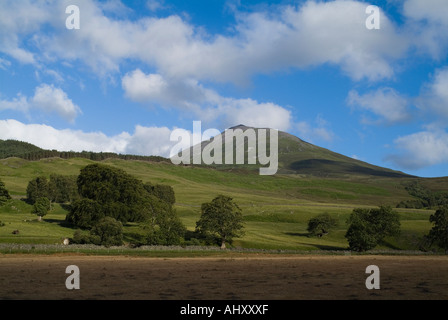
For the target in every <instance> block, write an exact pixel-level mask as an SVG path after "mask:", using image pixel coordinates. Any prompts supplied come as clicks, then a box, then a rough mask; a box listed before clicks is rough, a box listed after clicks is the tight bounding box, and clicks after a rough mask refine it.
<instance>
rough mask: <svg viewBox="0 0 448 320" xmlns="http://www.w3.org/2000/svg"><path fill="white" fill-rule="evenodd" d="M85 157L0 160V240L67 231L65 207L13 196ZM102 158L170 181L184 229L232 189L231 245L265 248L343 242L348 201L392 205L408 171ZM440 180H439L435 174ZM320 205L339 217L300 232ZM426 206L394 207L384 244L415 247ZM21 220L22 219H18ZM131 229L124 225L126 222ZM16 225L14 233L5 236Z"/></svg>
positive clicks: (45, 238) (424, 227)
mask: <svg viewBox="0 0 448 320" xmlns="http://www.w3.org/2000/svg"><path fill="white" fill-rule="evenodd" d="M90 163H93V162H92V161H90V160H86V159H70V160H62V159H46V160H41V161H36V162H29V161H24V160H20V159H17V158H9V159H4V160H0V179H2V180H3V181H4V182H5V184H6V187H7V188H8V190H9V191H10V193H11V194H12V195H13V198H14V200H13V201H11V202H10V203H9V204H8V205H6V206H4V207H2V208H0V221H2V222H4V223H5V226H4V227H0V242H22V243H56V242H60V240H61V238H63V237H71V236H72V235H73V232H74V230H73V229H70V228H67V227H65V226H64V225H63V224H61V223H62V222H63V220H64V218H65V214H66V211H65V210H64V209H63V208H61V207H60V206H56V208H55V210H54V211H52V212H51V214H49V215H47V216H45V217H44V220H45V221H44V222H42V223H39V222H37V221H35V220H36V217H35V216H34V215H32V214H31V213H30V212H31V207H30V206H29V205H27V204H26V203H24V202H23V201H21V200H20V198H21V197H23V196H24V195H25V190H26V186H27V184H28V181H29V180H31V179H32V178H34V177H36V176H38V175H46V176H49V175H50V174H51V173H59V174H66V175H76V174H78V173H79V170H80V169H81V168H83V167H84V166H86V165H88V164H90ZM104 163H106V164H109V165H112V166H116V167H119V168H122V169H124V170H126V171H127V172H128V173H130V174H132V175H134V176H136V177H138V178H139V179H141V180H143V181H145V182H146V181H151V182H154V183H164V184H169V185H172V186H173V188H174V190H175V192H176V199H177V203H176V210H177V212H178V214H179V215H180V217H181V219H182V220H183V222H184V223H185V225H186V226H187V227H188V229H189V230H194V227H195V223H196V221H197V220H198V218H199V215H200V205H201V203H203V202H207V201H210V200H212V199H213V198H214V197H215V196H216V195H217V194H220V193H223V194H227V195H230V196H232V197H233V198H234V199H235V200H236V201H237V203H238V204H239V205H240V206H241V207H242V209H243V213H244V216H245V219H246V235H245V236H244V237H243V238H241V239H236V241H235V245H238V246H243V247H251V248H266V249H305V250H307V249H316V248H330V249H331V248H333V249H337V248H339V249H342V248H346V247H347V243H346V240H345V238H344V234H345V230H346V227H347V226H346V224H345V221H346V219H347V217H348V216H349V214H350V213H351V211H352V209H353V208H354V207H359V206H377V205H380V204H390V205H395V204H396V203H397V202H399V201H400V200H404V199H409V196H408V194H407V192H406V191H405V190H404V188H403V185H402V183H403V182H404V181H406V180H408V179H412V178H400V179H393V178H390V177H369V176H363V177H361V176H360V177H356V178H353V177H352V178H351V179H329V178H327V179H324V178H316V177H304V176H293V175H276V176H260V175H258V174H253V173H241V172H223V171H220V170H213V169H209V168H197V167H181V166H173V165H171V164H164V163H148V162H141V161H124V160H107V161H104ZM442 180H443V179H442ZM425 183H428V184H430V185H431V186H433V187H434V188H438V189H440V188H442V186H446V185H447V184H443V183H441V182H440V179H434V180H425ZM322 212H328V213H330V214H332V215H334V216H336V217H337V218H338V220H339V222H340V223H339V227H338V228H337V229H336V230H335V231H334V232H332V233H330V234H329V235H328V236H326V237H323V238H309V237H307V236H306V234H307V232H306V227H307V222H308V220H309V219H310V218H311V217H313V216H315V215H317V214H319V213H322ZM431 213H432V211H427V210H410V209H407V210H401V211H400V214H401V217H402V236H401V237H400V238H399V239H389V240H388V241H389V243H390V246H392V247H397V248H402V249H415V248H417V246H418V241H419V237H421V236H422V235H423V234H424V233H426V232H427V231H428V230H429V228H430V224H429V222H428V217H429V215H430V214H431ZM25 220H26V221H25ZM129 228H131V227H129ZM15 229H18V230H19V231H20V233H19V235H12V231H13V230H15Z"/></svg>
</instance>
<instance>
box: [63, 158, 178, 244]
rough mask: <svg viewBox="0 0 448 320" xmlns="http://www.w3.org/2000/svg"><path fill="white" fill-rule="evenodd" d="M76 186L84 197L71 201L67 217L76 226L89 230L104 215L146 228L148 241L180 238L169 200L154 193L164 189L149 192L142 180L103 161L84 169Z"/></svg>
mask: <svg viewBox="0 0 448 320" xmlns="http://www.w3.org/2000/svg"><path fill="white" fill-rule="evenodd" d="M77 185H78V192H79V194H80V196H81V197H83V199H82V200H80V201H76V202H74V203H73V205H72V208H71V210H70V212H69V214H68V215H67V218H66V219H67V221H68V222H70V223H72V224H74V225H75V226H77V227H79V228H84V229H86V228H87V229H89V228H92V227H93V226H94V225H95V224H96V223H97V222H98V221H99V220H100V219H102V218H104V217H106V216H107V217H111V218H114V219H116V220H118V221H120V222H121V223H122V224H123V225H124V224H126V223H128V222H138V223H139V224H140V226H141V227H143V228H144V229H145V230H146V232H147V236H146V238H147V242H148V243H149V244H167V245H168V244H179V243H180V242H181V241H182V238H183V236H184V234H185V227H184V226H183V225H182V223H181V221H180V219H179V218H178V216H177V215H176V212H175V210H174V208H173V205H172V203H171V202H172V201H165V200H163V199H161V198H159V197H157V196H156V195H155V193H154V190H162V189H163V188H155V189H153V188H150V190H149V191H148V190H147V187H145V185H144V184H143V182H142V181H140V180H137V179H136V178H134V177H133V176H131V175H129V174H127V173H126V172H125V171H123V170H121V169H117V168H113V167H110V166H106V165H102V164H93V165H89V166H87V167H85V168H83V169H82V170H81V173H80V175H79V176H78V179H77ZM169 189H170V190H172V189H171V187H169ZM167 190H168V189H167ZM168 193H169V191H168V192H162V193H160V194H168ZM173 198H174V194H173V195H172V198H171V199H173Z"/></svg>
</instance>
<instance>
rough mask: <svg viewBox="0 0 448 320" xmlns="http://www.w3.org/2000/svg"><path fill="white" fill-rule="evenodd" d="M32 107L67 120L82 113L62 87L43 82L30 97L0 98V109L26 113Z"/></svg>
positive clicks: (20, 95)
mask: <svg viewBox="0 0 448 320" xmlns="http://www.w3.org/2000/svg"><path fill="white" fill-rule="evenodd" d="M34 109H39V110H41V111H44V112H45V113H57V114H58V115H59V116H60V117H62V118H63V119H65V120H67V121H69V122H73V121H74V120H75V118H76V117H77V116H78V115H79V114H81V113H82V112H81V109H80V108H79V107H78V106H77V105H76V104H74V103H73V101H72V100H71V99H69V98H68V96H67V94H66V93H65V92H64V91H63V90H62V89H60V88H55V87H54V86H53V85H48V84H45V83H44V84H42V85H40V86H39V87H36V89H35V92H34V96H33V97H31V98H28V97H26V96H23V95H22V94H18V95H17V97H16V98H13V99H12V100H0V110H14V111H19V112H23V113H26V114H28V112H29V111H31V110H34Z"/></svg>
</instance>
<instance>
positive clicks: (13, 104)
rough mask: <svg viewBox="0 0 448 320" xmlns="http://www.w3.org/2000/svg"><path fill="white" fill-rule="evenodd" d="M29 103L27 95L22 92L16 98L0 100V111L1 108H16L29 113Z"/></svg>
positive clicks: (15, 109)
mask: <svg viewBox="0 0 448 320" xmlns="http://www.w3.org/2000/svg"><path fill="white" fill-rule="evenodd" d="M29 107H30V106H29V103H28V99H27V97H25V96H23V95H22V94H18V95H17V97H16V98H13V99H12V100H0V111H1V110H14V111H20V112H23V113H27V112H28V110H29Z"/></svg>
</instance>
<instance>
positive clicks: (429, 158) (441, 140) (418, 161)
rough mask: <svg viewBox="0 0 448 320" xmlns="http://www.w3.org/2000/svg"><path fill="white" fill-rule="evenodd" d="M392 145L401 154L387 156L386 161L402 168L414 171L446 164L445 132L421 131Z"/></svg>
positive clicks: (447, 135)
mask: <svg viewBox="0 0 448 320" xmlns="http://www.w3.org/2000/svg"><path fill="white" fill-rule="evenodd" d="M394 143H395V146H396V148H397V149H399V150H401V153H400V154H395V155H389V156H388V157H387V158H386V160H388V161H392V162H394V163H395V164H397V165H399V166H400V167H402V168H405V169H412V170H415V169H420V168H423V167H427V166H432V165H437V164H442V163H448V133H447V132H446V131H443V130H433V131H429V130H427V131H421V132H417V133H414V134H410V135H407V136H403V137H399V138H397V139H396V140H395V141H394Z"/></svg>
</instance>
